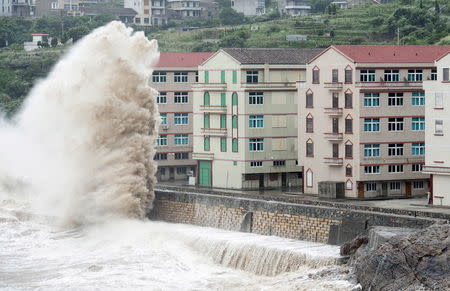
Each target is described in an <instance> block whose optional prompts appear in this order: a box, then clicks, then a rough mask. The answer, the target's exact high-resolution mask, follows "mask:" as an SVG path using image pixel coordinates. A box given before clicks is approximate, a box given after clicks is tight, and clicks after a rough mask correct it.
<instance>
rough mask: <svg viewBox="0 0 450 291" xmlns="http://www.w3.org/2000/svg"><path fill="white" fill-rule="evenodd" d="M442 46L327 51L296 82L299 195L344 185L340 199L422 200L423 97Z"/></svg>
mask: <svg viewBox="0 0 450 291" xmlns="http://www.w3.org/2000/svg"><path fill="white" fill-rule="evenodd" d="M449 48H450V47H449V46H386V45H384V46H383V45H380V46H341V45H337V46H331V47H329V48H328V49H327V50H325V51H324V52H323V53H321V54H319V55H318V56H317V57H315V58H314V59H313V60H311V61H310V62H309V63H308V65H307V75H306V76H307V77H306V82H299V83H298V87H299V98H300V99H299V100H300V101H299V127H298V129H299V134H298V136H299V152H298V154H299V157H298V159H299V162H300V164H301V165H303V166H304V176H305V179H304V181H305V185H304V192H305V193H310V194H317V193H318V191H319V187H318V185H319V183H321V182H328V181H331V182H337V183H341V185H342V183H343V184H344V185H345V196H347V197H359V198H366V197H378V196H400V195H412V194H422V193H425V192H427V191H428V181H429V175H427V174H423V173H422V172H421V169H422V166H423V164H424V162H425V151H426V149H425V131H424V129H425V118H424V117H425V106H424V105H425V99H426V98H425V94H424V90H423V87H422V81H423V80H427V79H432V78H435V76H436V66H435V64H434V61H435V60H436V59H437V58H438V57H440V56H442V54H443V53H444V52H446V51H447V50H448V49H449Z"/></svg>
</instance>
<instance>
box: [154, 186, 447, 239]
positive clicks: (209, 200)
mask: <svg viewBox="0 0 450 291" xmlns="http://www.w3.org/2000/svg"><path fill="white" fill-rule="evenodd" d="M150 217H151V218H152V219H156V220H163V221H167V222H173V223H187V224H194V225H200V226H210V227H216V228H221V229H227V230H233V231H246V232H253V233H257V234H263V235H276V236H280V237H286V238H293V239H297V240H306V241H312V242H321V243H328V244H337V245H339V244H342V243H343V242H345V241H348V240H350V239H352V238H354V237H355V236H356V235H358V234H359V233H361V232H363V231H364V230H366V229H367V228H369V227H370V226H374V225H381V226H394V227H410V228H424V227H427V226H429V225H432V224H434V223H436V222H440V221H442V220H439V219H433V218H420V217H411V216H405V215H395V214H389V213H378V212H371V211H356V210H349V209H342V208H334V207H328V206H316V205H304V204H295V203H287V202H275V201H265V200H257V199H248V198H241V197H226V196H221V195H213V194H202V193H187V192H181V191H174V190H166V191H156V199H155V201H154V207H153V210H152V211H151V213H150Z"/></svg>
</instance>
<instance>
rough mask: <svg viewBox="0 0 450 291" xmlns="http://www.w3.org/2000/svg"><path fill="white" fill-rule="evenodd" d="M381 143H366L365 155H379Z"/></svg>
mask: <svg viewBox="0 0 450 291" xmlns="http://www.w3.org/2000/svg"><path fill="white" fill-rule="evenodd" d="M379 156H380V145H379V144H365V145H364V157H379Z"/></svg>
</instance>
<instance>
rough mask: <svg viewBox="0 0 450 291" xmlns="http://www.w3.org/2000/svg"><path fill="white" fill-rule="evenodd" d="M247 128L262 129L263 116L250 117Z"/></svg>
mask: <svg viewBox="0 0 450 291" xmlns="http://www.w3.org/2000/svg"><path fill="white" fill-rule="evenodd" d="M248 127H250V128H263V127H264V115H250V116H249V117H248Z"/></svg>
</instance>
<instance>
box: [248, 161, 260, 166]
mask: <svg viewBox="0 0 450 291" xmlns="http://www.w3.org/2000/svg"><path fill="white" fill-rule="evenodd" d="M262 165H263V162H262V161H251V162H250V167H262Z"/></svg>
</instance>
